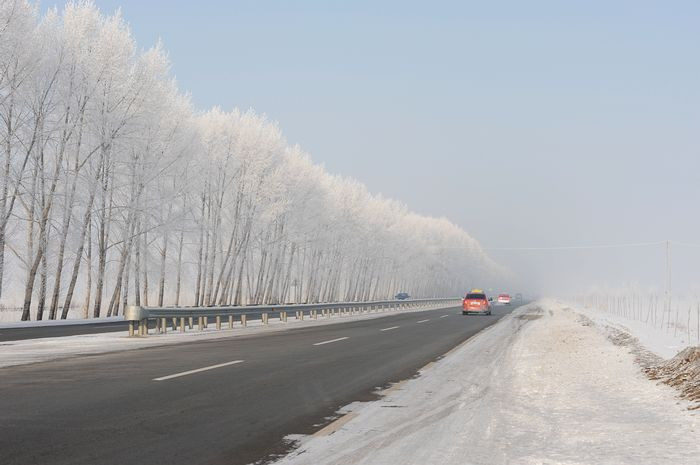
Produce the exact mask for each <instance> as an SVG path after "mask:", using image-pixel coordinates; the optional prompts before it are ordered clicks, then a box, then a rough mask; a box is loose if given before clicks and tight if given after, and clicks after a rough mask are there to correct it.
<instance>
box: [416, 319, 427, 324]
mask: <svg viewBox="0 0 700 465" xmlns="http://www.w3.org/2000/svg"><path fill="white" fill-rule="evenodd" d="M426 321H430V318H428V319H427V320H420V321H416V324H418V323H425V322H426Z"/></svg>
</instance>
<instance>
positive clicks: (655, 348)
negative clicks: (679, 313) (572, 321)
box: [571, 304, 700, 358]
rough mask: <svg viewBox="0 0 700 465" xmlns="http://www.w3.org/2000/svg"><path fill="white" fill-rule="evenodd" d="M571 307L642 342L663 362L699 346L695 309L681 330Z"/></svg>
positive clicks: (699, 338) (582, 307)
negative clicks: (688, 348)
mask: <svg viewBox="0 0 700 465" xmlns="http://www.w3.org/2000/svg"><path fill="white" fill-rule="evenodd" d="M571 306H572V307H573V308H574V309H575V310H576V311H577V312H579V313H582V314H584V315H586V316H587V317H588V318H590V319H592V320H593V321H595V322H596V323H597V324H599V325H601V326H609V327H613V328H617V329H620V330H622V331H624V332H626V333H629V334H630V335H632V336H634V337H636V338H637V339H639V342H640V343H641V344H642V345H643V346H644V347H645V348H646V349H647V350H650V351H652V352H654V353H655V354H657V355H658V356H660V357H662V358H671V357H673V356H674V355H676V354H677V353H678V352H680V351H681V350H683V349H684V348H685V347H688V346H689V345H700V337H698V335H697V334H696V333H697V330H696V329H695V328H696V325H697V322H696V321H694V320H693V319H694V318H696V317H695V311H694V310H695V309H693V312H690V313H689V315H688V317H687V321H688V322H686V321H685V315H683V318H681V319H680V322H679V323H678V327H677V328H676V327H673V325H671V326H669V325H667V324H661V325H659V324H658V323H657V324H653V323H652V322H651V321H645V320H642V319H636V318H633V317H629V316H625V315H624V314H616V313H613V312H609V311H604V310H602V309H601V308H595V307H584V306H582V305H574V304H571Z"/></svg>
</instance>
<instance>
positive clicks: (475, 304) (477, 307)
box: [462, 289, 491, 315]
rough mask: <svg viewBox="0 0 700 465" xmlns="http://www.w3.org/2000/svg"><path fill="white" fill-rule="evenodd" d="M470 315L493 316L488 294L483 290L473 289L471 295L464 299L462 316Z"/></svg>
mask: <svg viewBox="0 0 700 465" xmlns="http://www.w3.org/2000/svg"><path fill="white" fill-rule="evenodd" d="M469 314H481V315H490V314H491V304H490V303H489V299H488V298H487V297H486V294H485V293H484V291H482V290H481V289H472V290H471V291H470V292H469V294H467V295H466V297H464V301H463V302H462V315H469Z"/></svg>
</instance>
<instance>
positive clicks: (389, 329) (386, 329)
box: [379, 326, 400, 331]
mask: <svg viewBox="0 0 700 465" xmlns="http://www.w3.org/2000/svg"><path fill="white" fill-rule="evenodd" d="M396 328H400V326H392V327H390V328H384V329H380V330H379V331H391V330H392V329H396Z"/></svg>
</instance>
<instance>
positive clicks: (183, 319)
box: [180, 316, 185, 333]
mask: <svg viewBox="0 0 700 465" xmlns="http://www.w3.org/2000/svg"><path fill="white" fill-rule="evenodd" d="M180 332H181V333H184V332H185V317H184V316H183V317H181V318H180Z"/></svg>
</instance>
